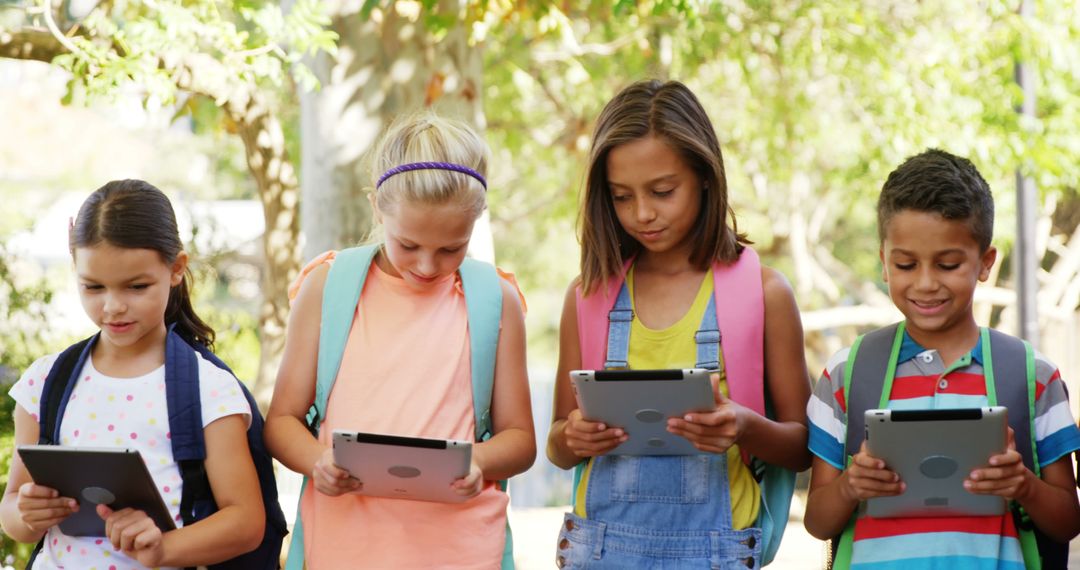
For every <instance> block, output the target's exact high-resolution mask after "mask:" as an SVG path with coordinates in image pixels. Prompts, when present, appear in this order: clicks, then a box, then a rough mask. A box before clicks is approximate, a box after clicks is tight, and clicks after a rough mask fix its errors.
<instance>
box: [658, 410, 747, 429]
mask: <svg viewBox="0 0 1080 570" xmlns="http://www.w3.org/2000/svg"><path fill="white" fill-rule="evenodd" d="M735 419H736V418H735V411H734V410H730V409H728V410H716V411H714V412H698V413H690V414H686V415H685V416H683V417H681V418H668V421H667V424H668V426H669V427H675V428H678V429H680V430H683V431H689V432H693V433H698V434H705V433H710V432H712V431H715V430H716V429H718V428H719V429H723V428H727V427H730V426H731V425H732V424H734V423H735Z"/></svg>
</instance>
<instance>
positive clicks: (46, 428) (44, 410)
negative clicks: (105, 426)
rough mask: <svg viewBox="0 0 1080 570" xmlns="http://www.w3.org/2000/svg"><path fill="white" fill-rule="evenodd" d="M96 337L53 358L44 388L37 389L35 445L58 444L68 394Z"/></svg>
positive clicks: (69, 395) (82, 341) (68, 348)
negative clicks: (39, 392)
mask: <svg viewBox="0 0 1080 570" xmlns="http://www.w3.org/2000/svg"><path fill="white" fill-rule="evenodd" d="M97 338H98V335H94V336H92V337H90V338H88V339H84V340H81V341H79V342H77V343H75V344H73V345H71V346H69V347H67V348H66V349H64V351H63V352H61V353H60V355H59V356H57V357H56V362H54V363H53V365H52V368H51V369H49V374H48V375H47V376H46V377H45V385H44V386H42V387H41V409H40V410H38V443H39V444H41V445H59V444H60V422H61V421H62V420H63V419H64V410H65V409H67V403H68V399H69V398H71V391H72V390H73V389H74V388H75V382H73V380H74V379H75V375H76V374H78V373H79V372H80V371H81V370H82V369H83V366H85V365H86V359H87V358H89V357H90V351H91V350H93V348H94V342H96V341H97Z"/></svg>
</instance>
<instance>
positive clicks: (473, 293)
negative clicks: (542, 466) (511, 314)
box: [458, 258, 514, 570]
mask: <svg viewBox="0 0 1080 570" xmlns="http://www.w3.org/2000/svg"><path fill="white" fill-rule="evenodd" d="M458 272H459V273H460V274H461V286H462V288H463V289H464V290H465V308H466V311H467V312H468V315H469V353H470V355H471V359H470V365H471V367H472V391H473V414H474V416H475V419H476V434H475V435H476V441H487V440H489V439H491V436H492V435H493V434H494V433H493V427H492V423H491V394H492V392H493V391H494V388H495V357H496V355H497V354H498V349H499V325H500V323H501V322H502V302H503V298H502V282H501V281H500V279H499V274H498V272H497V271H495V267H494V266H492V265H490V264H488V263H484V262H482V261H477V260H475V259H471V258H466V259H465V261H463V262H462V263H461V268H460V269H458ZM499 487H500V488H501V489H502V490H503V491H505V490H506V481H499ZM502 568H503V570H512V569H513V568H514V538H513V535H512V534H511V532H510V523H509V521H508V522H507V523H506V544H505V546H504V547H503V558H502Z"/></svg>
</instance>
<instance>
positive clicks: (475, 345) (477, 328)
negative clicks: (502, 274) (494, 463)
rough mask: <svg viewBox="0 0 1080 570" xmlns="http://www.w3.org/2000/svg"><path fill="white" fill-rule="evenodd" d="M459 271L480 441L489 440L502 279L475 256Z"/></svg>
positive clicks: (474, 407)
mask: <svg viewBox="0 0 1080 570" xmlns="http://www.w3.org/2000/svg"><path fill="white" fill-rule="evenodd" d="M458 271H459V272H460V274H461V286H462V288H463V289H464V290H465V308H466V311H467V312H468V314H469V350H470V354H471V359H470V364H471V365H472V391H473V414H474V415H475V417H476V441H487V440H488V439H491V436H492V425H491V393H492V391H493V389H494V386H495V357H496V354H497V352H498V348H499V324H500V323H501V322H502V300H503V299H502V283H501V282H500V280H499V274H498V273H497V272H496V271H495V267H494V266H492V265H490V264H487V263H484V262H482V261H477V260H475V259H469V258H466V259H465V261H463V262H462V263H461V268H460V269H459V270H458Z"/></svg>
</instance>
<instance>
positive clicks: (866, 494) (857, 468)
mask: <svg viewBox="0 0 1080 570" xmlns="http://www.w3.org/2000/svg"><path fill="white" fill-rule="evenodd" d="M843 477H844V480H845V482H846V483H847V485H846V490H847V492H846V493H845V494H846V495H847V496H848V497H849V498H851V499H854V500H856V501H865V500H867V499H872V498H874V497H892V496H895V495H899V494H902V493H903V492H904V490H905V489H906V488H907V485H905V484H904V482H903V481H901V480H900V476H899V475H897V474H896V473H895V472H893V471H889V470H888V469H886V468H885V462H884V461H882V460H880V459H878V458H877V457H874V456H873V455H870V453H869V452H867V451H866V442H865V441H864V442H863V444H862V447H860V448H859V452H858V453H856V454H855V456H854V457H852V458H851V465H849V466H848V468H847V469H845V470H844V475H843Z"/></svg>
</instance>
